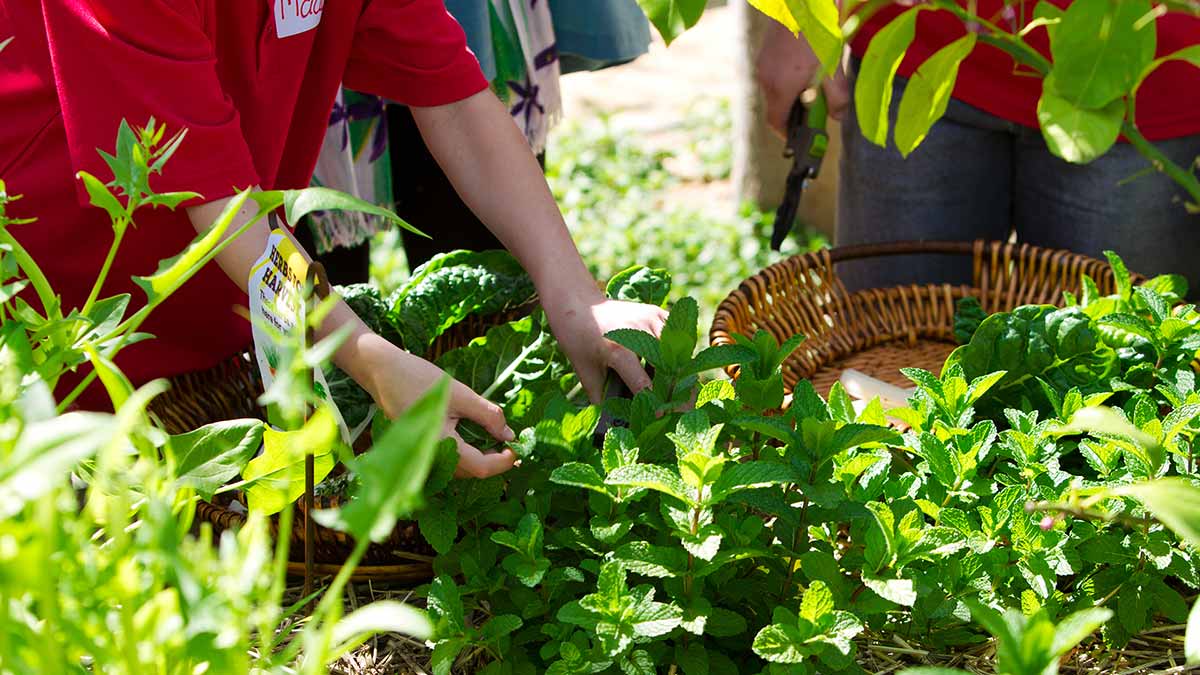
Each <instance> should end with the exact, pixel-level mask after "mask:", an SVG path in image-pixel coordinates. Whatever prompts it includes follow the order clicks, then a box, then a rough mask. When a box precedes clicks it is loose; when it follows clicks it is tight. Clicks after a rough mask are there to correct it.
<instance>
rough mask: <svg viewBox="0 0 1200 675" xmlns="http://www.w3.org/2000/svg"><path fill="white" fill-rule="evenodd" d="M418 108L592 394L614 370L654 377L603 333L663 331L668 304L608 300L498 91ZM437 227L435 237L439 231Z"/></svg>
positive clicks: (635, 385) (636, 381)
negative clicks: (533, 290) (531, 286)
mask: <svg viewBox="0 0 1200 675" xmlns="http://www.w3.org/2000/svg"><path fill="white" fill-rule="evenodd" d="M412 111H413V117H414V118H415V119H416V121H417V125H418V127H420V129H421V135H422V136H423V137H424V138H425V142H426V144H427V145H428V146H429V149H430V150H431V151H432V153H433V156H434V157H436V158H437V161H438V164H440V165H441V167H442V170H443V171H445V172H446V175H447V176H449V178H450V180H451V182H452V183H453V184H454V187H455V188H456V189H457V190H458V193H459V194H460V195H461V196H462V198H463V201H465V202H466V204H467V205H468V206H470V207H471V210H472V211H474V212H475V214H476V215H477V216H479V219H480V220H482V221H483V222H484V224H486V225H487V226H488V228H489V229H491V230H492V232H493V233H495V234H496V236H497V237H498V238H499V239H500V241H501V242H502V243H503V244H504V245H505V247H507V248H508V250H510V251H512V253H513V255H515V256H516V257H517V258H518V259H519V260H520V261H521V264H522V265H523V266H524V267H525V270H526V271H528V272H529V275H530V276H531V277H532V278H533V281H534V284H536V285H537V289H538V294H539V296H540V298H541V302H542V306H543V307H544V308H545V310H546V314H547V316H548V317H549V319H550V325H551V327H552V328H553V329H554V334H555V336H556V337H557V338H558V340H559V343H560V344H561V345H562V347H563V350H564V351H565V352H566V354H567V356H568V357H569V358H570V359H571V362H572V363H573V364H574V366H575V370H576V372H577V373H578V374H579V379H580V382H581V383H582V384H583V387H584V389H585V390H586V391H587V392H588V395H589V396H590V397H591V399H592V400H593V401H597V402H598V401H599V400H600V399H601V398H602V396H603V388H604V377H605V374H606V373H607V370H608V369H609V368H612V369H613V370H616V371H617V374H618V375H620V376H621V379H623V380H625V383H626V384H628V385H629V386H630V387H631V388H632V389H633V390H635V391H637V390H639V389H641V388H643V387H646V386H648V385H649V384H650V378H649V377H648V376H647V375H646V371H645V370H643V369H642V367H641V365H640V364H639V363H638V359H637V357H636V356H634V355H633V353H632V352H630V351H628V350H626V349H624V348H622V347H620V346H618V345H617V344H616V343H614V342H612V341H610V340H608V339H606V338H605V337H604V335H605V333H607V332H608V331H610V330H613V329H615V328H640V329H642V330H645V331H648V332H650V333H653V334H655V335H657V334H658V333H659V331H660V330H661V329H662V324H663V321H665V319H666V315H665V312H663V311H662V310H661V309H659V308H658V307H652V306H650V305H640V304H636V303H628V302H616V301H610V300H606V299H605V298H604V295H603V293H601V292H600V290H599V288H598V287H597V286H596V281H595V280H594V279H593V278H592V276H591V274H589V273H588V270H587V267H585V266H584V264H583V261H582V260H581V259H580V258H579V252H578V250H576V248H575V242H574V241H572V240H571V235H570V234H569V233H568V232H567V227H566V224H565V223H564V222H563V218H562V214H561V213H559V210H558V205H557V204H555V202H554V197H553V196H552V195H551V194H550V189H549V187H548V186H547V185H546V178H545V176H544V175H543V174H542V171H541V169H540V167H539V166H538V164H537V161H536V160H535V159H534V156H533V153H532V152H530V149H529V145H528V144H527V143H526V141H525V138H524V137H523V136H522V135H521V133H520V132H519V131H518V130H517V127H516V125H515V124H513V122H512V119H511V118H510V117H509V114H508V111H507V110H505V108H504V106H503V105H502V104H501V103H500V101H499V100H498V99H497V98H496V97H495V95H493V94H492V93H491V91H490V90H484V91H482V92H480V93H478V94H475V95H474V96H471V97H469V98H466V99H463V100H461V101H458V102H456V103H451V104H449V105H443V106H436V107H414V108H413V109H412ZM419 225H420V224H418V226H419ZM430 233H431V234H432V235H433V236H434V237H436V236H438V233H437V232H436V230H432V231H430Z"/></svg>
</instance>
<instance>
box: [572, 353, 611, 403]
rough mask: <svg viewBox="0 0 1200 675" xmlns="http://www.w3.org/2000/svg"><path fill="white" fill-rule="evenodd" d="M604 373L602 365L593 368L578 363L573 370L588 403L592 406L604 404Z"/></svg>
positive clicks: (605, 371)
mask: <svg viewBox="0 0 1200 675" xmlns="http://www.w3.org/2000/svg"><path fill="white" fill-rule="evenodd" d="M606 373H607V370H606V368H605V367H604V365H603V364H601V365H599V366H593V365H592V364H590V363H589V364H587V365H584V364H583V363H579V365H578V366H576V368H575V375H576V376H578V377H579V384H580V386H582V387H583V391H584V392H585V393H586V394H587V397H588V401H591V402H592V404H593V405H600V404H601V403H603V402H604V376H605V374H606Z"/></svg>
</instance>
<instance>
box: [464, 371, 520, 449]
mask: <svg viewBox="0 0 1200 675" xmlns="http://www.w3.org/2000/svg"><path fill="white" fill-rule="evenodd" d="M450 412H451V415H452V416H453V417H460V418H463V419H468V420H471V421H472V422H475V423H476V424H478V425H479V426H481V427H483V428H484V429H485V430H486V431H487V432H488V433H489V434H491V435H492V438H495V439H496V440H498V441H502V442H504V443H509V442H511V441H513V440H515V439H516V437H517V436H516V434H515V433H513V430H512V429H511V428H510V427H509V426H508V421H507V420H505V419H504V411H503V410H501V409H500V406H498V405H496V404H495V403H492V402H491V401H489V400H487V399H486V398H484V397H482V396H480V395H479V394H476V393H475V392H474V391H471V388H470V387H468V386H467V385H465V384H463V383H461V382H458V381H457V380H456V381H455V382H454V384H453V393H452V394H451V400H450ZM476 452H478V451H476Z"/></svg>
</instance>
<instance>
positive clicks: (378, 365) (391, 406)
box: [348, 334, 517, 478]
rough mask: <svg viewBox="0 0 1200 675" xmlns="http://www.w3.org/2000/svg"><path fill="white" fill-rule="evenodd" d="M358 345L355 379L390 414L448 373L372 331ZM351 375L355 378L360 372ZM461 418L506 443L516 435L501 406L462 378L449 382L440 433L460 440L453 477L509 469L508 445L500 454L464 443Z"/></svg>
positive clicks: (487, 474) (513, 458) (510, 453)
mask: <svg viewBox="0 0 1200 675" xmlns="http://www.w3.org/2000/svg"><path fill="white" fill-rule="evenodd" d="M358 346H359V355H360V357H361V359H362V361H363V365H364V366H365V369H364V370H363V371H362V379H359V378H358V377H355V379H356V380H357V381H358V382H359V383H360V384H362V385H363V387H364V388H365V389H366V390H367V391H368V392H369V393H370V394H371V396H372V398H374V399H375V402H376V403H377V404H378V405H379V408H380V409H381V410H383V412H384V414H385V415H387V416H388V417H395V416H397V415H399V414H400V413H401V412H403V411H404V410H405V409H407V408H408V407H409V406H410V405H412V404H413V403H414V402H416V400H417V399H418V398H420V397H421V395H422V394H424V393H425V392H426V391H428V390H429V388H430V387H432V386H433V385H434V384H436V383H437V382H438V381H439V380H440V379H441V378H442V377H444V376H445V375H446V373H445V372H444V371H443V370H442V369H441V368H438V367H437V366H435V365H433V364H432V363H430V362H428V361H426V360H425V359H422V358H419V357H417V356H414V355H412V354H409V353H408V352H406V351H404V350H403V349H400V348H399V347H396V346H395V345H393V344H391V343H389V342H388V341H386V340H384V339H383V338H380V337H378V336H376V335H373V334H367V335H364V336H362V337H361V340H360V343H359V345H358ZM348 372H350V371H348ZM350 374H351V375H352V376H355V375H357V374H358V373H354V372H350ZM462 420H471V421H472V422H475V423H477V424H479V425H480V426H482V427H483V428H484V429H486V430H487V432H488V433H489V434H491V435H492V436H493V437H494V438H496V440H498V441H502V442H505V443H508V442H511V441H513V440H515V438H516V436H515V434H514V433H513V430H512V429H510V428H509V427H508V423H507V422H506V421H505V419H504V411H502V410H501V409H500V406H498V405H496V404H495V403H492V402H491V401H489V400H487V399H485V398H483V397H482V396H480V395H479V394H476V393H475V392H474V391H471V388H470V387H468V386H466V385H465V384H463V383H462V382H459V381H457V380H454V381H452V382H451V383H450V405H449V408H448V410H447V413H446V422H445V426H444V428H443V431H444V433H445V435H446V436H447V437H449V438H453V439H454V440H455V442H457V443H458V469H457V470H456V471H455V474H454V475H455V476H457V477H459V478H488V477H491V476H495V475H497V474H501V473H504V472H505V471H508V470H509V469H511V468H512V466H513V463H514V462H515V461H516V459H517V456H516V454H515V453H514V452H513V451H512V450H509V449H507V448H506V449H505V450H504V451H502V452H483V451H481V450H479V449H478V448H476V447H474V446H472V445H470V444H468V443H467V442H466V441H464V440H463V438H462V436H460V435H459V433H458V430H457V427H458V423H459V422H460V421H462Z"/></svg>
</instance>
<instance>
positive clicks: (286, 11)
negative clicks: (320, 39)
mask: <svg viewBox="0 0 1200 675" xmlns="http://www.w3.org/2000/svg"><path fill="white" fill-rule="evenodd" d="M324 11H325V0H275V34H276V35H278V36H279V37H280V38H285V37H291V36H293V35H299V34H301V33H307V32H308V31H310V30H312V29H314V28H316V27H317V26H318V25H319V24H320V23H321V14H322V12H324Z"/></svg>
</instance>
